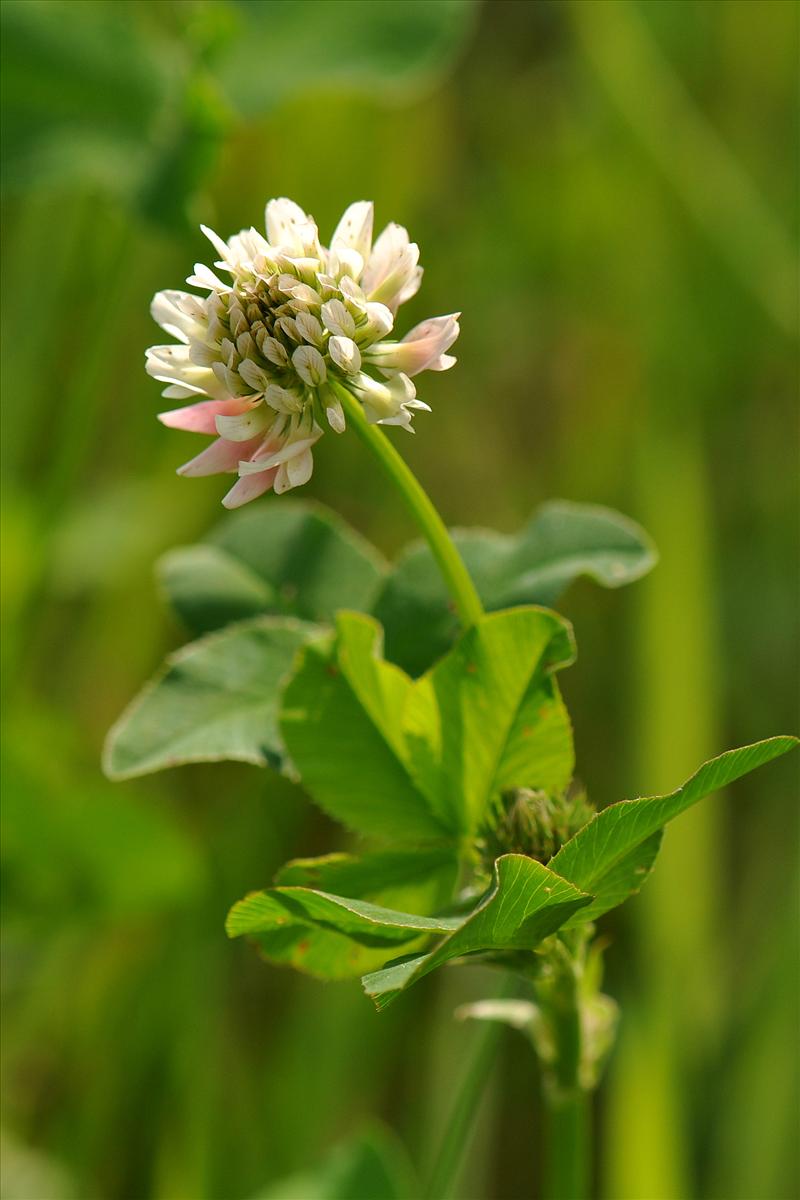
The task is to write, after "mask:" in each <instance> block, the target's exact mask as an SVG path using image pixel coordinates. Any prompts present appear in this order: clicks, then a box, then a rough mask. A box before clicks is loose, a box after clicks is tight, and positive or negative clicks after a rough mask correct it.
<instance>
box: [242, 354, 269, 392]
mask: <svg viewBox="0 0 800 1200" xmlns="http://www.w3.org/2000/svg"><path fill="white" fill-rule="evenodd" d="M239 374H240V376H241V377H242V379H243V380H244V381H245V383H247V384H249V385H250V387H251V388H252V389H253V391H254V392H263V391H264V390H265V389H266V388H268V387H269V376H268V375H267V373H266V371H265V370H264V369H263V368H262V367H260V366H259V365H258V363H255V362H253V360H252V358H244V359H242V361H241V362H240V363H239Z"/></svg>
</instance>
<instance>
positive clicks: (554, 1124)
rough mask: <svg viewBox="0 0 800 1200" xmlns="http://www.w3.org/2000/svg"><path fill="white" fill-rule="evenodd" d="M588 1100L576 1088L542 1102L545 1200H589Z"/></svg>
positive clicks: (589, 1133) (589, 1148) (589, 1119)
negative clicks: (543, 1104)
mask: <svg viewBox="0 0 800 1200" xmlns="http://www.w3.org/2000/svg"><path fill="white" fill-rule="evenodd" d="M590 1104H591V1097H590V1095H589V1094H588V1093H587V1092H584V1091H582V1090H581V1089H579V1088H576V1089H575V1091H574V1092H572V1093H571V1094H569V1095H567V1096H562V1097H555V1096H550V1097H546V1099H545V1114H546V1126H545V1129H546V1144H547V1155H546V1158H545V1177H544V1191H543V1195H544V1197H545V1200H588V1198H589V1192H590V1188H589V1177H590V1162H589V1159H590V1154H591V1142H590V1137H591V1117H590Z"/></svg>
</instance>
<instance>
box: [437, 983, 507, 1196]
mask: <svg viewBox="0 0 800 1200" xmlns="http://www.w3.org/2000/svg"><path fill="white" fill-rule="evenodd" d="M514 991H515V985H514V979H513V977H512V976H510V975H509V976H508V977H507V978H506V979H505V980H504V982H503V985H502V987H501V988H500V991H499V992H498V996H497V998H498V999H499V1000H505V999H507V998H508V997H509V996H512V995H513V994H514ZM502 1032H503V1025H502V1024H501V1023H499V1022H495V1021H486V1022H484V1023H482V1028H481V1029H480V1030H479V1031H478V1034H477V1035H476V1037H475V1039H474V1042H473V1046H472V1049H471V1051H470V1056H469V1060H468V1062H467V1066H466V1069H465V1071H464V1075H463V1077H462V1080H461V1087H460V1088H459V1091H458V1095H457V1096H456V1099H455V1102H454V1104H453V1107H452V1109H451V1110H450V1116H449V1118H448V1121H447V1126H446V1128H445V1131H444V1134H443V1136H442V1140H441V1143H440V1145H439V1152H438V1154H437V1156H436V1159H435V1161H434V1164H433V1167H432V1169H431V1172H430V1175H429V1176H428V1181H427V1185H426V1187H425V1189H424V1192H423V1200H450V1198H451V1197H452V1195H453V1193H454V1189H455V1185H456V1183H457V1182H458V1175H459V1171H460V1169H461V1165H462V1162H463V1159H464V1152H465V1150H466V1148H467V1144H468V1142H469V1138H470V1134H471V1132H472V1127H473V1125H474V1124H475V1120H476V1118H477V1115H478V1108H479V1107H480V1103H481V1100H482V1099H483V1095H484V1093H485V1091H486V1084H487V1082H488V1080H489V1075H490V1073H491V1070H492V1066H493V1064H494V1056H495V1051H496V1049H497V1044H498V1042H499V1041H500V1035H501V1034H502Z"/></svg>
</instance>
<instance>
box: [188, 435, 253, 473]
mask: <svg viewBox="0 0 800 1200" xmlns="http://www.w3.org/2000/svg"><path fill="white" fill-rule="evenodd" d="M263 440H264V439H263V436H262V435H261V434H259V435H258V437H254V438H251V439H250V441H249V442H229V441H227V439H226V438H217V440H216V441H215V442H212V443H211V445H210V446H207V447H206V448H205V450H203V451H202V452H201V453H200V454H198V455H197V457H196V458H192V459H190V460H189V462H187V463H184V464H183V466H182V467H178V474H179V475H193V476H196V475H218V474H220V473H221V472H223V471H235V470H237V468H238V466H239V460H240V459H243V458H245V459H247V458H250V456H251V455H252V454H254V453H255V451H256V450H257V449H258V447H259V446H260V445H261V443H262V442H263Z"/></svg>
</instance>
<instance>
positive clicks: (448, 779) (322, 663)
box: [281, 608, 573, 841]
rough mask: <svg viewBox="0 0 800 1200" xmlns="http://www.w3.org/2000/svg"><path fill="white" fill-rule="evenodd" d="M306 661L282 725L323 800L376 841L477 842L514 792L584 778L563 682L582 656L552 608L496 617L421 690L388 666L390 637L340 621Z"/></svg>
mask: <svg viewBox="0 0 800 1200" xmlns="http://www.w3.org/2000/svg"><path fill="white" fill-rule="evenodd" d="M336 628H337V632H336V636H335V637H332V638H331V639H330V640H329V641H327V642H318V643H315V644H312V645H310V646H308V647H307V648H306V650H305V651H304V652H303V654H302V656H301V659H300V664H299V667H298V670H297V672H296V673H295V675H294V676H293V678H292V680H291V681H290V683H289V685H288V686H287V688H286V692H285V695H284V699H283V708H282V714H281V729H282V732H283V737H284V740H285V743H286V746H287V748H288V750H289V753H290V755H291V757H292V759H293V761H294V764H295V766H296V767H297V769H298V770H299V772H300V775H301V777H302V780H303V783H304V785H305V787H306V788H307V789H308V791H309V792H310V794H311V795H312V797H313V798H314V799H315V800H316V801H317V802H318V803H319V804H320V805H321V807H322V808H324V809H325V810H326V811H327V812H329V813H330V814H331V815H332V816H334V817H336V818H337V819H338V820H340V821H342V822H344V823H345V824H346V825H348V826H350V827H351V828H353V829H356V830H358V831H360V832H362V833H365V834H369V835H374V836H378V837H392V838H399V839H402V840H405V841H413V840H417V841H420V840H421V841H437V840H438V841H441V840H442V839H445V840H448V839H449V840H452V839H454V838H460V837H463V836H471V835H474V834H475V832H476V831H477V830H478V828H479V826H480V824H481V822H482V821H483V819H484V818H485V816H486V812H487V809H488V806H489V804H490V803H491V801H492V799H493V798H494V797H495V796H496V795H498V794H499V793H500V792H501V791H503V790H505V789H509V788H513V787H517V786H523V785H526V786H532V787H540V788H544V789H545V790H548V791H558V790H559V789H561V788H563V787H565V786H566V784H567V783H568V781H569V779H570V776H571V774H572V767H573V749H572V733H571V728H570V724H569V718H568V716H567V713H566V710H565V708H564V705H563V702H562V700H561V697H560V695H559V693H558V689H557V687H556V684H555V681H554V680H553V678H552V673H553V672H554V671H556V670H558V669H559V668H560V667H562V666H564V665H566V664H567V663H568V662H570V661H571V660H572V657H573V643H572V634H571V630H570V627H569V625H568V624H567V623H566V622H565V621H563V620H562V619H561V618H560V617H558V616H557V615H556V614H555V613H551V612H548V611H547V610H545V609H532V608H529V609H518V610H515V611H514V612H507V613H496V614H494V615H492V616H488V617H485V618H484V619H483V620H482V621H480V622H479V624H478V625H476V626H475V627H474V628H473V629H471V630H469V631H468V632H467V633H466V634H464V636H463V638H462V639H461V640H460V641H459V642H458V644H457V645H456V646H455V647H454V649H453V651H452V652H451V654H450V655H448V656H447V657H446V658H445V659H443V660H442V661H441V662H440V663H439V664H438V665H437V666H436V667H435V668H434V669H433V670H432V671H431V672H429V673H428V674H427V675H425V676H424V677H423V678H422V679H419V680H417V681H414V680H412V679H410V678H409V677H408V676H407V675H405V674H404V672H402V671H401V670H400V669H399V668H398V667H395V666H393V665H392V664H390V663H387V662H385V661H384V660H383V659H382V658H381V657H380V629H379V627H378V626H377V624H376V623H375V622H374V621H372V620H371V619H369V618H368V617H364V616H359V615H358V614H354V613H343V614H340V616H339V618H338V620H337V627H336Z"/></svg>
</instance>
